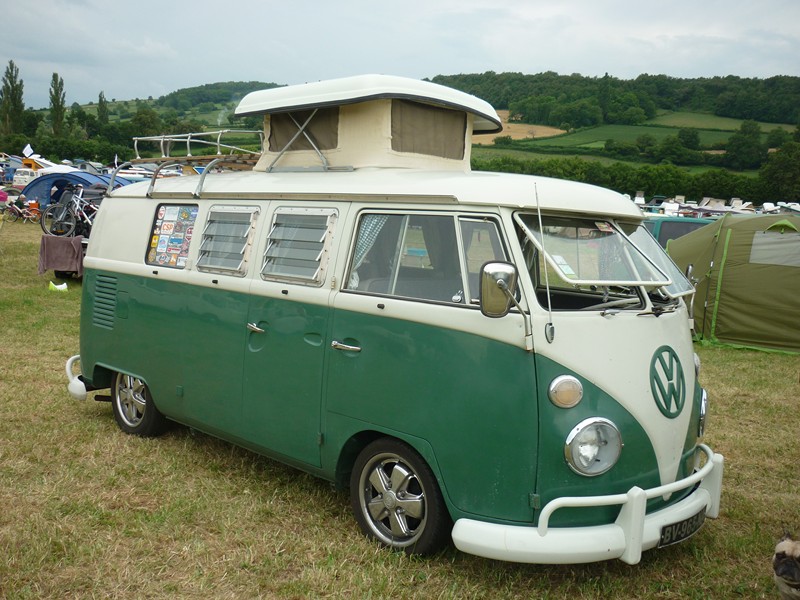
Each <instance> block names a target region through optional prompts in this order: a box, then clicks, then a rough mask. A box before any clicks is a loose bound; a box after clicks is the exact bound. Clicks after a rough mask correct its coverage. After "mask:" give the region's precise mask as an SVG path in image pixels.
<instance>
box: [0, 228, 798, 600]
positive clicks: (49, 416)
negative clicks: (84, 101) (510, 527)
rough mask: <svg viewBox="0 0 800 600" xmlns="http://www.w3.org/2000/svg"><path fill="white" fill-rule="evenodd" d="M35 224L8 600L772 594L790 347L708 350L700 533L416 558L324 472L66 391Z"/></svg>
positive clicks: (791, 440)
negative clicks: (382, 534)
mask: <svg viewBox="0 0 800 600" xmlns="http://www.w3.org/2000/svg"><path fill="white" fill-rule="evenodd" d="M39 237H40V232H39V230H38V227H36V226H35V225H29V224H22V223H5V224H4V226H3V229H2V230H0V273H2V277H3V280H2V283H0V310H1V311H2V314H3V315H4V318H3V325H2V334H0V339H2V343H1V344H0V361H2V362H1V363H0V364H2V368H0V508H1V509H2V510H0V557H2V558H1V559H0V597H2V598H14V599H25V598H87V597H97V598H109V597H118V598H175V597H193V598H212V597H213V598H259V597H260V598H298V599H299V598H348V599H355V598H359V599H360V598H384V597H386V598H396V599H405V598H408V599H411V598H415V599H416V598H475V599H485V598H519V599H523V598H525V599H528V598H569V599H593V598H604V599H608V598H610V599H630V598H660V599H675V598H697V599H701V598H702V599H706V598H712V599H716V598H768V599H771V598H777V593H776V591H775V588H774V585H773V583H772V581H771V566H770V558H771V554H772V549H773V546H774V544H775V541H776V539H777V538H778V537H779V536H780V535H781V533H782V531H783V528H784V527H790V528H794V530H795V531H800V508H798V502H800V497H798V493H797V490H798V468H797V465H798V464H800V440H798V434H797V432H798V431H799V430H800V411H799V410H798V409H797V400H798V397H800V381H799V378H800V358H798V357H797V356H787V355H779V354H768V353H761V352H752V351H742V350H731V349H720V348H698V352H699V354H700V355H701V357H702V359H703V364H704V371H703V375H702V377H703V381H704V383H705V385H706V387H707V389H708V391H709V394H710V397H711V412H710V418H709V426H708V433H707V436H706V442H707V443H709V444H710V445H711V446H712V447H713V448H714V449H715V450H717V451H718V452H721V453H722V454H724V455H725V457H726V480H725V483H724V492H723V499H722V513H721V516H720V518H719V519H717V520H714V521H707V522H706V525H705V526H704V528H703V529H702V530H701V531H700V532H699V533H698V534H697V535H696V536H695V537H694V538H692V539H691V540H689V541H688V542H686V543H684V544H681V545H678V546H673V547H669V548H666V549H664V550H660V551H652V552H648V553H645V555H644V557H643V559H642V562H641V563H640V564H639V565H636V566H628V565H625V564H623V563H621V562H606V563H598V564H592V565H581V566H539V565H518V564H509V563H502V562H497V561H491V560H484V559H481V558H477V557H473V556H469V555H466V554H462V553H460V552H458V551H456V550H454V549H452V548H450V549H448V550H445V551H444V552H442V553H441V554H439V555H437V556H435V557H432V558H428V559H416V558H409V557H407V556H405V555H403V554H398V553H392V552H389V551H386V550H383V549H380V548H378V547H377V546H376V545H375V544H373V543H371V542H369V541H367V540H366V539H364V538H362V537H361V536H360V534H359V533H358V530H357V526H356V524H355V522H354V520H353V518H352V516H351V514H350V509H349V502H348V499H347V498H346V496H345V495H344V494H342V493H339V492H335V491H333V490H332V489H331V488H330V486H329V485H328V484H327V483H325V482H323V481H320V480H317V479H314V478H312V477H310V476H308V475H304V474H302V473H299V472H297V471H294V470H292V469H290V468H288V467H284V466H282V465H280V464H278V463H276V462H273V461H271V460H268V459H266V458H263V457H259V456H256V455H253V454H251V453H249V452H247V451H244V450H241V449H238V448H235V447H233V446H230V445H228V444H225V443H222V442H220V441H217V440H215V439H212V438H210V437H207V436H203V435H198V434H193V433H192V432H191V431H189V430H188V429H186V428H183V427H174V428H173V429H172V430H171V431H170V432H169V433H167V434H166V435H165V436H163V437H161V438H159V439H154V440H153V439H141V438H137V437H132V436H127V435H124V434H122V433H121V432H120V431H119V430H118V429H117V427H116V424H115V422H114V419H113V416H112V413H111V408H110V406H109V405H108V404H103V403H97V402H93V401H91V400H89V401H87V402H84V403H81V402H77V401H75V400H72V399H71V398H70V397H69V396H68V394H67V392H66V385H65V376H64V368H63V365H64V361H65V359H66V358H67V357H68V356H70V355H71V354H74V353H76V352H77V350H78V319H79V314H80V292H81V285H80V282H79V281H69V282H68V286H69V290H68V291H67V292H51V291H48V289H47V288H48V281H50V280H52V277H53V274H52V272H48V273H46V274H44V275H41V276H40V275H38V274H37V272H36V269H37V255H38V248H39ZM119 343H125V340H119ZM498 443H503V441H502V440H498Z"/></svg>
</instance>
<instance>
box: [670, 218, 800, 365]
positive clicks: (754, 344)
mask: <svg viewBox="0 0 800 600" xmlns="http://www.w3.org/2000/svg"><path fill="white" fill-rule="evenodd" d="M667 252H668V253H669V255H670V256H671V257H672V260H674V261H675V263H676V264H677V265H678V266H679V267H680V268H681V270H682V271H684V272H685V271H686V267H687V266H688V265H693V271H692V276H693V277H694V278H695V279H696V280H698V282H697V293H696V294H695V299H694V324H695V335H696V336H697V338H698V339H700V340H705V341H710V342H717V343H722V344H729V345H734V346H742V347H747V348H760V349H771V350H782V351H787V352H800V216H795V215H787V214H776V215H753V216H750V215H736V214H727V215H725V216H724V217H723V218H721V219H719V220H717V221H716V222H714V223H711V224H709V225H706V226H705V227H701V228H700V229H697V230H696V231H693V232H692V233H689V234H687V235H684V236H682V237H679V238H676V239H674V240H670V242H669V244H668V246H667Z"/></svg>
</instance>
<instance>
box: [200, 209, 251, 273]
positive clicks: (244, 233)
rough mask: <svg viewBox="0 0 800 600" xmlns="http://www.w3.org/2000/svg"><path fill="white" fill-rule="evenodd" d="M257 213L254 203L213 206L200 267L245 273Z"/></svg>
mask: <svg viewBox="0 0 800 600" xmlns="http://www.w3.org/2000/svg"><path fill="white" fill-rule="evenodd" d="M257 216H258V208H255V207H251V206H212V207H211V210H209V212H208V222H207V223H206V226H205V229H204V230H203V239H202V241H201V243H200V256H199V258H198V259H197V269H198V270H199V271H210V272H215V273H226V274H229V275H236V276H238V277H242V276H244V274H245V271H246V270H247V266H246V261H247V256H248V251H249V249H250V245H251V239H250V238H251V237H252V234H253V228H254V224H255V220H256V217H257Z"/></svg>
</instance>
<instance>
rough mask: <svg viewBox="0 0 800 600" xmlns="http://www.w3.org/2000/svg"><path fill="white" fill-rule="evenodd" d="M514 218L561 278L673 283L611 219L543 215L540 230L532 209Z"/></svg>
mask: <svg viewBox="0 0 800 600" xmlns="http://www.w3.org/2000/svg"><path fill="white" fill-rule="evenodd" d="M515 218H516V219H517V222H518V223H519V224H520V225H521V226H522V228H523V230H524V231H525V234H526V236H527V237H528V238H529V239H530V240H531V241H532V242H533V243H534V244H535V245H536V247H537V248H538V249H539V251H541V252H542V254H544V256H545V259H546V261H547V264H548V266H549V267H550V268H551V269H552V270H553V271H554V272H555V273H556V274H557V275H558V277H560V278H561V279H562V280H563V281H564V282H566V283H569V284H573V285H602V286H609V285H616V286H631V285H646V286H663V285H669V284H670V283H672V281H671V279H670V277H669V276H668V275H667V274H666V273H665V272H664V271H662V270H661V269H660V268H658V266H656V264H655V263H654V262H653V261H652V260H650V258H648V256H646V255H645V254H644V253H643V252H642V251H641V250H640V249H639V248H637V246H636V245H634V244H633V243H632V242H631V240H630V239H628V237H626V236H625V235H623V234H622V232H621V231H620V230H619V229H617V227H616V226H615V225H614V224H613V223H612V222H611V221H606V220H602V219H589V218H581V217H550V216H542V219H541V223H542V225H541V229H540V226H539V218H538V217H537V215H535V214H524V213H520V214H517V215H516V217H515ZM662 254H663V252H662Z"/></svg>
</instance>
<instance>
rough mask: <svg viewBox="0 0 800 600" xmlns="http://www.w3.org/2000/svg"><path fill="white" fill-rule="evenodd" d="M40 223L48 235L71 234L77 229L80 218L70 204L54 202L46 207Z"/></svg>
mask: <svg viewBox="0 0 800 600" xmlns="http://www.w3.org/2000/svg"><path fill="white" fill-rule="evenodd" d="M39 224H40V225H41V227H42V231H44V232H45V233H46V234H47V235H57V236H69V235H72V232H73V231H75V226H76V225H77V224H78V219H77V217H75V213H73V212H72V211H71V210H70V209H69V207H68V206H64V205H63V204H52V205H50V206H48V207H47V208H46V209H44V212H43V213H42V219H41V221H40V222H39Z"/></svg>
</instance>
